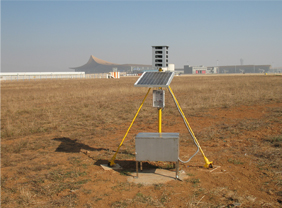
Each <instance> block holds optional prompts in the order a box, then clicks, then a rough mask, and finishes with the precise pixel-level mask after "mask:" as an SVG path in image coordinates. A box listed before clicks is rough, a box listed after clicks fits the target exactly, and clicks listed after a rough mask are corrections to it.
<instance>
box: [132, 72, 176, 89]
mask: <svg viewBox="0 0 282 208" xmlns="http://www.w3.org/2000/svg"><path fill="white" fill-rule="evenodd" d="M173 76H174V72H144V73H143V74H142V75H141V77H140V78H139V79H138V80H137V82H136V83H135V84H134V86H135V87H168V86H169V85H170V83H171V81H172V78H173Z"/></svg>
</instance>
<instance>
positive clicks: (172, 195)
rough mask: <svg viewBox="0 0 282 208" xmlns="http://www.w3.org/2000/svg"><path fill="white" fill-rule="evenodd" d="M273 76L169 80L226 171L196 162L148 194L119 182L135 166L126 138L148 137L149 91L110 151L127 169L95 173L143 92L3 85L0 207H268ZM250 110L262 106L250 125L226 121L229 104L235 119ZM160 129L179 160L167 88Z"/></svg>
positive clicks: (276, 165)
mask: <svg viewBox="0 0 282 208" xmlns="http://www.w3.org/2000/svg"><path fill="white" fill-rule="evenodd" d="M281 78H282V77H281V76H280V77H279V76H248V75H242V76H183V77H181V76H180V77H174V79H173V81H172V84H171V87H172V90H173V91H174V93H175V95H176V97H177V99H178V101H179V103H180V105H181V107H182V109H183V111H184V113H185V115H186V116H187V117H188V120H189V121H190V119H189V118H193V120H192V124H193V125H192V128H193V129H194V131H195V133H196V136H197V137H198V138H199V140H200V143H201V145H202V147H203V149H204V150H205V151H206V153H207V156H208V157H209V158H211V160H214V161H217V164H218V165H221V166H222V167H224V170H227V172H228V174H225V172H223V173H222V174H221V175H220V174H218V175H216V174H217V173H216V171H214V172H213V173H215V174H214V175H212V174H209V175H207V174H206V172H203V171H201V170H199V169H196V167H198V166H197V165H198V164H201V163H202V162H203V161H202V157H201V155H199V156H196V157H195V159H193V161H192V166H190V163H189V166H190V167H192V169H188V167H187V165H181V168H182V169H183V170H185V171H187V173H188V175H189V177H190V178H189V179H188V180H187V181H183V182H180V181H174V182H172V183H168V184H161V185H154V186H152V187H149V188H148V187H147V186H143V185H141V184H137V185H136V184H130V183H128V182H127V181H126V175H128V173H129V171H130V170H131V169H130V168H132V166H131V164H133V167H134V165H135V163H134V162H133V160H134V157H135V156H134V152H135V146H134V145H135V143H134V138H135V135H136V134H137V133H138V132H140V131H153V132H156V131H157V113H156V109H155V108H153V107H152V94H151V93H150V94H149V96H148V98H147V100H146V102H145V104H144V106H143V108H142V110H141V112H140V114H139V115H138V117H137V119H136V122H135V124H134V126H133V128H132V130H131V132H130V134H129V135H128V137H127V139H126V140H125V142H124V145H123V146H122V148H121V150H120V153H119V154H118V158H117V159H118V160H120V164H123V165H124V166H125V167H127V166H128V168H127V169H126V168H125V170H123V171H121V172H119V173H117V174H115V173H111V172H106V171H102V170H101V168H100V167H99V164H101V163H105V162H107V160H108V159H110V158H111V157H112V155H113V154H114V152H115V150H116V148H117V146H118V145H119V143H120V141H121V139H122V137H123V135H124V134H125V132H126V130H127V128H128V126H129V124H130V122H131V120H132V118H133V117H134V115H135V113H136V111H137V109H138V107H139V105H140V104H141V101H142V99H143V98H144V96H145V94H146V92H147V89H146V88H137V87H134V86H133V84H134V82H135V81H136V80H137V78H136V77H134V78H121V79H118V80H113V79H109V80H106V79H91V80H90V79H86V80H41V81H39V80H38V81H29V82H27V81H13V82H12V81H7V82H2V83H1V190H2V194H1V195H2V196H1V202H2V207H48V208H49V207H148V206H149V207H154V206H155V207H173V206H175V207H177V206H178V207H180V206H183V207H217V206H222V207H224V206H225V207H232V206H235V205H236V206H240V205H241V206H242V207H261V206H266V207H268V206H269V207H271V206H272V207H275V206H277V205H279V204H281V203H280V201H279V200H282V198H281V195H282V194H281V186H282V180H281V171H282V166H281V164H282V162H281V147H282V145H281V135H282V130H281V128H279V126H281V120H282V114H281V113H282V111H281V101H282V79H281ZM255 106H264V108H263V109H264V110H263V112H257V113H258V114H260V115H261V116H260V117H259V118H257V117H251V118H245V117H243V118H233V117H232V116H230V117H228V116H229V115H226V113H230V111H231V113H232V111H233V109H235V108H236V107H238V109H239V111H240V110H241V109H244V110H245V111H246V112H244V113H248V111H251V110H252V109H260V108H259V107H258V108H255ZM265 106H266V107H265ZM217 111H221V114H220V116H219V114H216V112H217ZM254 114H256V112H255V113H254ZM197 122H199V125H196V124H197ZM199 126H200V127H199ZM163 129H164V131H172V130H175V129H177V131H179V132H180V133H181V135H180V146H181V147H180V152H181V153H183V152H189V154H190V155H191V154H192V153H193V151H195V147H194V146H193V142H192V140H191V139H190V138H189V134H188V133H187V130H186V129H185V127H184V125H183V122H182V120H181V118H180V116H179V113H178V111H177V109H176V107H175V105H174V102H173V100H172V98H171V96H170V95H169V92H168V91H167V90H166V107H165V109H164V111H163ZM192 147H193V148H192ZM181 157H183V158H184V159H188V158H187V157H188V156H186V155H183V154H182V155H181ZM185 157H186V158H185ZM128 161H129V162H128ZM199 161H200V162H199ZM128 163H130V164H129V165H128ZM195 163H196V164H197V165H194V166H193V164H195ZM152 164H153V165H155V166H157V167H159V168H167V169H169V168H173V167H172V164H170V163H161V162H156V163H152ZM152 164H145V163H144V168H146V167H147V166H150V165H151V166H153V165H152ZM146 165H147V166H146ZM193 167H194V169H193ZM230 167H232V171H231V170H230V169H231V168H230ZM248 167H250V169H251V171H245V170H246V169H248ZM245 168H246V169H245ZM244 171H245V172H244ZM246 178H247V179H248V180H247V179H246ZM244 179H246V180H245V181H244ZM240 180H241V181H242V183H241V186H242V187H241V188H238V187H237V184H238V183H237V182H238V181H240ZM249 180H250V182H249ZM221 181H224V182H221ZM244 183H246V184H247V183H249V184H248V187H247V189H248V191H249V192H250V193H249V194H245V193H246V190H247V189H246V188H245V187H244ZM253 184H256V185H257V186H255V185H253ZM246 186H247V185H246ZM249 187H250V188H249ZM257 187H260V189H261V190H260V192H258V191H257V189H258V188H257ZM248 191H247V192H248ZM255 194H258V196H256V197H254V196H252V195H255ZM203 196H204V197H203ZM260 197H261V198H262V199H260ZM255 198H256V200H254V199H255ZM263 200H264V201H263Z"/></svg>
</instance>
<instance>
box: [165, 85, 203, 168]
mask: <svg viewBox="0 0 282 208" xmlns="http://www.w3.org/2000/svg"><path fill="white" fill-rule="evenodd" d="M168 90H169V92H170V94H171V96H172V98H173V101H174V103H175V105H176V107H177V109H178V112H179V113H180V115H181V117H182V119H183V121H184V123H185V126H186V128H187V129H188V131H189V133H190V135H191V136H192V138H193V141H194V143H195V145H196V147H197V151H196V152H195V153H194V154H193V155H192V156H191V157H190V158H189V159H188V160H187V161H183V160H181V159H180V158H178V160H179V161H180V162H182V163H188V162H189V161H190V160H191V159H192V158H193V157H194V156H195V155H196V154H197V153H198V152H199V145H198V143H197V141H196V139H195V136H194V133H193V132H192V131H191V130H190V128H189V126H188V124H187V122H186V119H185V117H184V115H183V114H182V113H183V111H182V110H181V109H179V104H178V102H177V100H176V98H175V96H174V94H173V92H172V91H171V88H170V86H169V87H168Z"/></svg>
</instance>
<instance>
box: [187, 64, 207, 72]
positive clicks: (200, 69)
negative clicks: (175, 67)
mask: <svg viewBox="0 0 282 208" xmlns="http://www.w3.org/2000/svg"><path fill="white" fill-rule="evenodd" d="M206 73H207V67H205V66H190V65H184V74H206Z"/></svg>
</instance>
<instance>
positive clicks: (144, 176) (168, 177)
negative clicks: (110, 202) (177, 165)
mask: <svg viewBox="0 0 282 208" xmlns="http://www.w3.org/2000/svg"><path fill="white" fill-rule="evenodd" d="M175 175H176V173H175V171H169V170H164V169H150V170H143V172H138V178H136V172H134V173H131V176H128V178H127V181H128V182H130V183H136V184H138V183H140V184H143V185H153V184H161V183H166V182H169V181H174V180H176V179H175ZM187 178H189V176H188V175H186V173H185V171H179V179H180V180H184V179H187Z"/></svg>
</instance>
